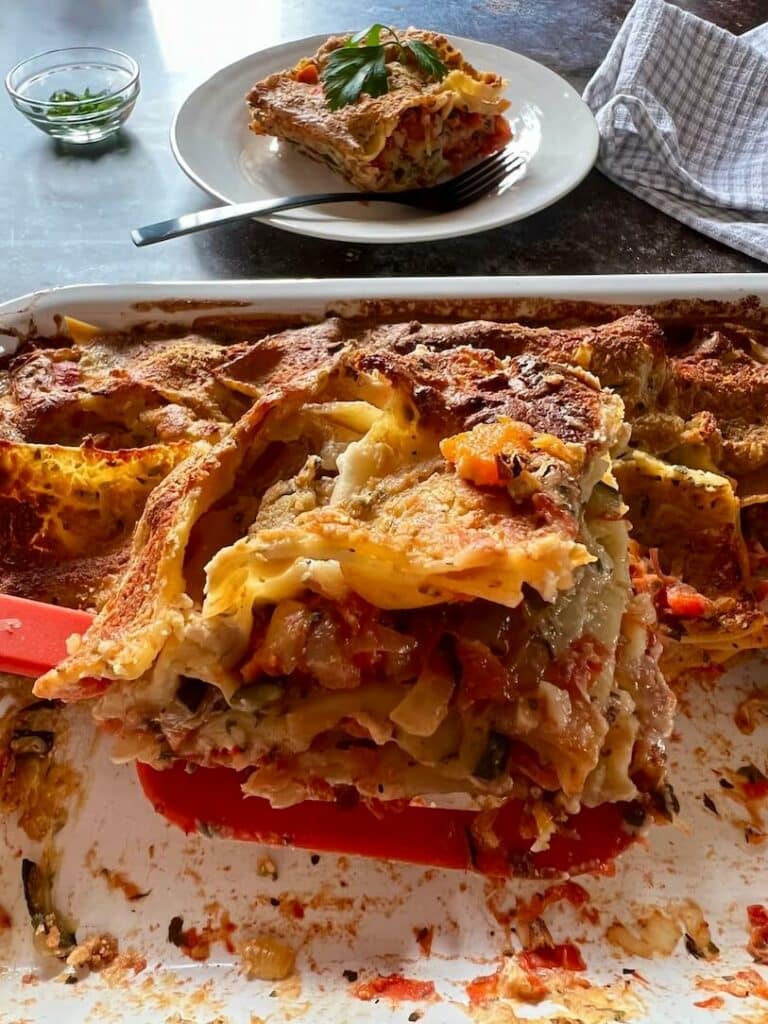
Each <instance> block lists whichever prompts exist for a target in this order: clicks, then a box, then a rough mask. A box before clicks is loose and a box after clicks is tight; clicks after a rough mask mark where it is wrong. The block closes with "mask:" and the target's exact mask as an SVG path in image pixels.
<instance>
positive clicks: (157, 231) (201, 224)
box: [131, 148, 525, 246]
mask: <svg viewBox="0 0 768 1024" xmlns="http://www.w3.org/2000/svg"><path fill="white" fill-rule="evenodd" d="M524 164H525V158H524V157H523V156H521V155H520V154H518V153H514V152H513V151H512V150H511V149H509V148H507V149H502V150H500V151H499V152H498V153H494V154H493V155H492V156H489V157H487V158H486V159H485V160H483V161H481V162H480V163H479V164H475V166H474V167H470V168H469V169H468V170H466V171H462V173H461V174H457V175H456V177H455V178H450V179H449V180H448V181H445V182H442V183H441V184H440V185H433V186H432V187H431V188H411V189H406V190H405V191H403V192H318V193H316V194H314V195H306V196H285V197H283V198H282V199H262V200H259V201H257V202H254V203H235V204H234V205H232V206H217V207H215V208H214V209H213V210H201V211H200V212H199V213H185V214H183V215H182V216H181V217H173V218H172V219H171V220H163V221H160V222H159V223H158V224H147V225H146V227H143V228H134V229H133V231H131V239H132V240H133V244H134V245H138V246H142V245H154V244H155V243H156V242H164V241H165V240H166V239H168V238H178V237H179V236H180V235H191V234H192V233H193V232H195V231H205V230H206V229H207V228H211V227H215V226H216V225H217V224H232V223H233V222H235V221H238V220H249V219H250V218H251V217H264V216H265V215H266V214H269V213H277V212H279V211H280V210H292V209H296V208H297V207H299V206H318V205H320V204H321V203H348V202H351V201H352V202H354V201H355V200H358V201H359V200H367V201H369V202H379V203H400V204H402V205H404V206H415V207H416V208H418V209H419V210H430V211H432V212H433V213H451V212H452V211H453V210H460V209H461V208H462V207H463V206H468V205H469V204H470V203H474V202H475V201H476V200H477V199H481V198H482V197H483V196H486V195H488V194H489V193H490V192H493V190H494V189H496V188H498V186H499V185H501V184H502V183H503V182H504V180H505V178H507V177H509V175H510V174H512V173H513V172H514V171H516V170H518V169H519V168H521V167H522V166H523V165H524Z"/></svg>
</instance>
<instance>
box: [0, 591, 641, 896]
mask: <svg viewBox="0 0 768 1024" xmlns="http://www.w3.org/2000/svg"><path fill="white" fill-rule="evenodd" d="M90 622H91V616H90V615H88V614H87V613H85V612H80V611H73V610H71V609H69V608H60V607H58V606H55V605H48V604H40V603H39V602H36V601H27V600H25V599H23V598H18V597H8V596H5V595H0V672H9V673H12V674H15V675H23V676H32V677H35V676H38V675H41V674H42V673H43V672H45V671H46V670H47V669H49V668H52V667H53V666H54V665H56V664H58V662H59V661H61V659H62V658H63V657H64V656H65V654H66V641H67V638H68V637H69V636H71V635H72V634H73V633H82V632H84V631H85V630H86V629H87V628H88V626H89V625H90ZM137 771H138V776H139V781H140V783H141V786H142V789H143V791H144V793H145V795H146V796H147V798H148V799H149V801H150V802H151V803H152V805H153V806H154V808H155V809H156V810H157V811H158V812H159V813H160V814H162V815H163V816H164V817H165V818H167V819H168V821H170V822H172V823H173V824H175V825H178V826H179V827H180V828H182V829H184V831H185V832H193V831H200V830H202V831H205V832H207V833H210V834H216V835H220V836H222V837H226V838H231V839H241V840H249V841H252V842H258V843H267V844H270V845H280V846H296V847H300V848H302V849H307V850H315V851H327V852H333V853H337V854H340V853H347V854H358V855H360V856H364V857H376V858H381V859H386V860H398V861H407V862H409V863H414V864H428V865H431V866H434V867H441V868H461V869H464V870H474V871H479V872H481V873H482V874H487V875H496V876H508V875H532V874H533V875H553V874H563V873H565V872H568V873H571V874H575V873H576V872H579V871H585V870H595V869H598V868H600V867H603V866H604V865H606V864H608V863H609V862H610V861H611V860H613V859H614V858H615V857H616V856H617V855H618V854H619V853H621V852H622V850H624V849H626V847H627V846H629V845H630V844H631V843H632V842H633V841H634V839H635V833H634V832H633V831H632V830H631V829H630V828H628V827H627V826H626V824H625V818H626V817H627V805H626V804H603V805H602V806H601V807H594V808H585V809H584V810H582V811H581V812H580V813H579V814H576V815H574V816H573V817H572V818H571V819H570V820H569V822H568V826H567V828H565V829H563V830H562V831H560V832H558V834H557V835H555V836H554V837H553V838H552V840H551V842H550V845H549V847H548V849H546V850H543V851H540V852H536V853H533V852H531V845H532V840H531V839H530V838H526V837H525V836H524V835H522V834H521V831H522V830H521V824H522V820H523V807H522V803H521V802H520V801H516V800H511V801H509V802H507V803H506V804H505V805H504V807H503V808H502V809H501V810H500V812H499V814H498V816H497V818H496V821H495V823H494V831H495V833H496V835H497V837H498V839H499V845H498V847H496V848H495V849H492V850H491V849H486V848H480V847H478V845H477V843H476V841H475V838H474V835H473V831H472V828H471V826H472V824H473V822H474V821H475V819H476V817H477V815H476V812H474V811H457V810H447V809H443V808H431V807H414V806H408V805H403V804H401V803H399V802H398V803H396V804H387V803H386V802H380V801H379V802H373V803H370V804H369V803H363V802H359V803H355V804H353V805H352V806H350V807H347V806H341V805H340V804H336V803H330V802H325V801H305V802H304V803H301V804H297V805H295V806H294V807H287V808H281V809H275V808H273V807H272V806H271V805H270V803H269V801H268V800H264V799H263V798H261V797H245V796H243V793H242V791H241V788H240V787H241V784H242V783H243V781H244V780H245V778H246V777H247V773H244V772H236V771H234V770H232V769H230V768H195V769H194V771H190V770H189V769H188V766H187V765H186V763H185V762H183V761H177V762H176V763H174V764H173V765H172V766H171V767H170V768H168V769H166V770H164V771H155V769H153V768H150V767H149V766H148V765H145V764H139V765H137Z"/></svg>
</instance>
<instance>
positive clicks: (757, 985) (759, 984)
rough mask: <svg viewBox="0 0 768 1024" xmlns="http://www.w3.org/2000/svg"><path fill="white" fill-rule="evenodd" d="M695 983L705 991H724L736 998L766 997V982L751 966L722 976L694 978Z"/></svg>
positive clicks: (767, 985) (767, 997)
mask: <svg viewBox="0 0 768 1024" xmlns="http://www.w3.org/2000/svg"><path fill="white" fill-rule="evenodd" d="M695 984H696V988H698V989H702V990H703V991H705V992H725V993H726V994H727V995H729V996H734V997H735V998H736V999H747V998H749V997H750V996H754V997H756V998H757V999H768V982H766V981H765V979H764V978H763V977H762V976H761V975H760V974H758V972H757V971H756V970H755V969H754V968H753V967H748V968H747V969H746V970H744V971H736V972H735V973H734V974H724V975H723V976H722V978H696V979H695Z"/></svg>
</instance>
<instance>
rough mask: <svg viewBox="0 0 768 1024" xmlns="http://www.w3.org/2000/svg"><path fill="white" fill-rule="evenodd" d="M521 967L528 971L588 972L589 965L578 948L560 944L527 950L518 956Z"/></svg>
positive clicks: (570, 943) (568, 943)
mask: <svg viewBox="0 0 768 1024" xmlns="http://www.w3.org/2000/svg"><path fill="white" fill-rule="evenodd" d="M518 960H519V962H520V966H521V967H522V968H523V969H524V970H526V971H540V970H548V969H550V968H553V967H559V968H560V970H563V971H586V969H587V965H586V964H585V963H584V959H583V957H582V955H581V951H580V950H579V947H578V946H575V945H574V944H573V943H572V942H560V943H558V944H557V945H556V946H542V947H541V948H539V949H526V950H523V952H522V953H520V954H519V955H518Z"/></svg>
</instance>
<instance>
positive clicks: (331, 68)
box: [320, 23, 448, 110]
mask: <svg viewBox="0 0 768 1024" xmlns="http://www.w3.org/2000/svg"><path fill="white" fill-rule="evenodd" d="M382 33H387V34H388V35H389V36H391V39H389V41H388V42H386V43H382V42H381V36H382ZM392 44H394V45H395V46H396V47H397V48H398V51H399V59H400V60H401V61H402V62H405V61H406V60H408V59H411V60H415V61H416V64H417V65H418V67H419V68H420V69H421V71H423V72H424V74H425V75H427V76H428V77H429V78H435V79H437V81H438V82H439V81H440V80H441V79H442V78H445V76H446V75H447V74H448V68H447V67H446V66H445V64H444V63H443V62H442V60H441V59H440V54H439V53H438V52H437V50H435V48H434V47H433V46H430V45H429V43H423V42H422V41H421V40H420V39H405V40H402V41H401V40H400V39H399V37H398V35H397V33H396V32H395V30H394V29H392V28H390V27H389V26H388V25H380V24H378V23H377V24H376V25H371V27H370V28H367V29H365V30H364V31H363V32H358V33H357V34H356V35H354V36H352V37H351V38H350V39H349V40H347V42H346V43H345V44H344V46H340V47H339V49H338V50H333V51H331V53H330V54H329V55H328V58H327V59H326V62H325V67H324V68H323V70H322V72H321V76H320V77H321V78H322V80H323V86H324V88H325V95H326V96H327V98H328V106H329V107H330V108H331V110H339V109H340V108H341V107H346V106H347V105H348V104H349V103H354V102H355V100H356V99H357V98H358V97H359V96H360V94H361V93H367V94H368V95H369V96H383V95H384V94H385V93H387V92H389V77H388V75H387V64H386V48H387V46H388V45H392Z"/></svg>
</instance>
